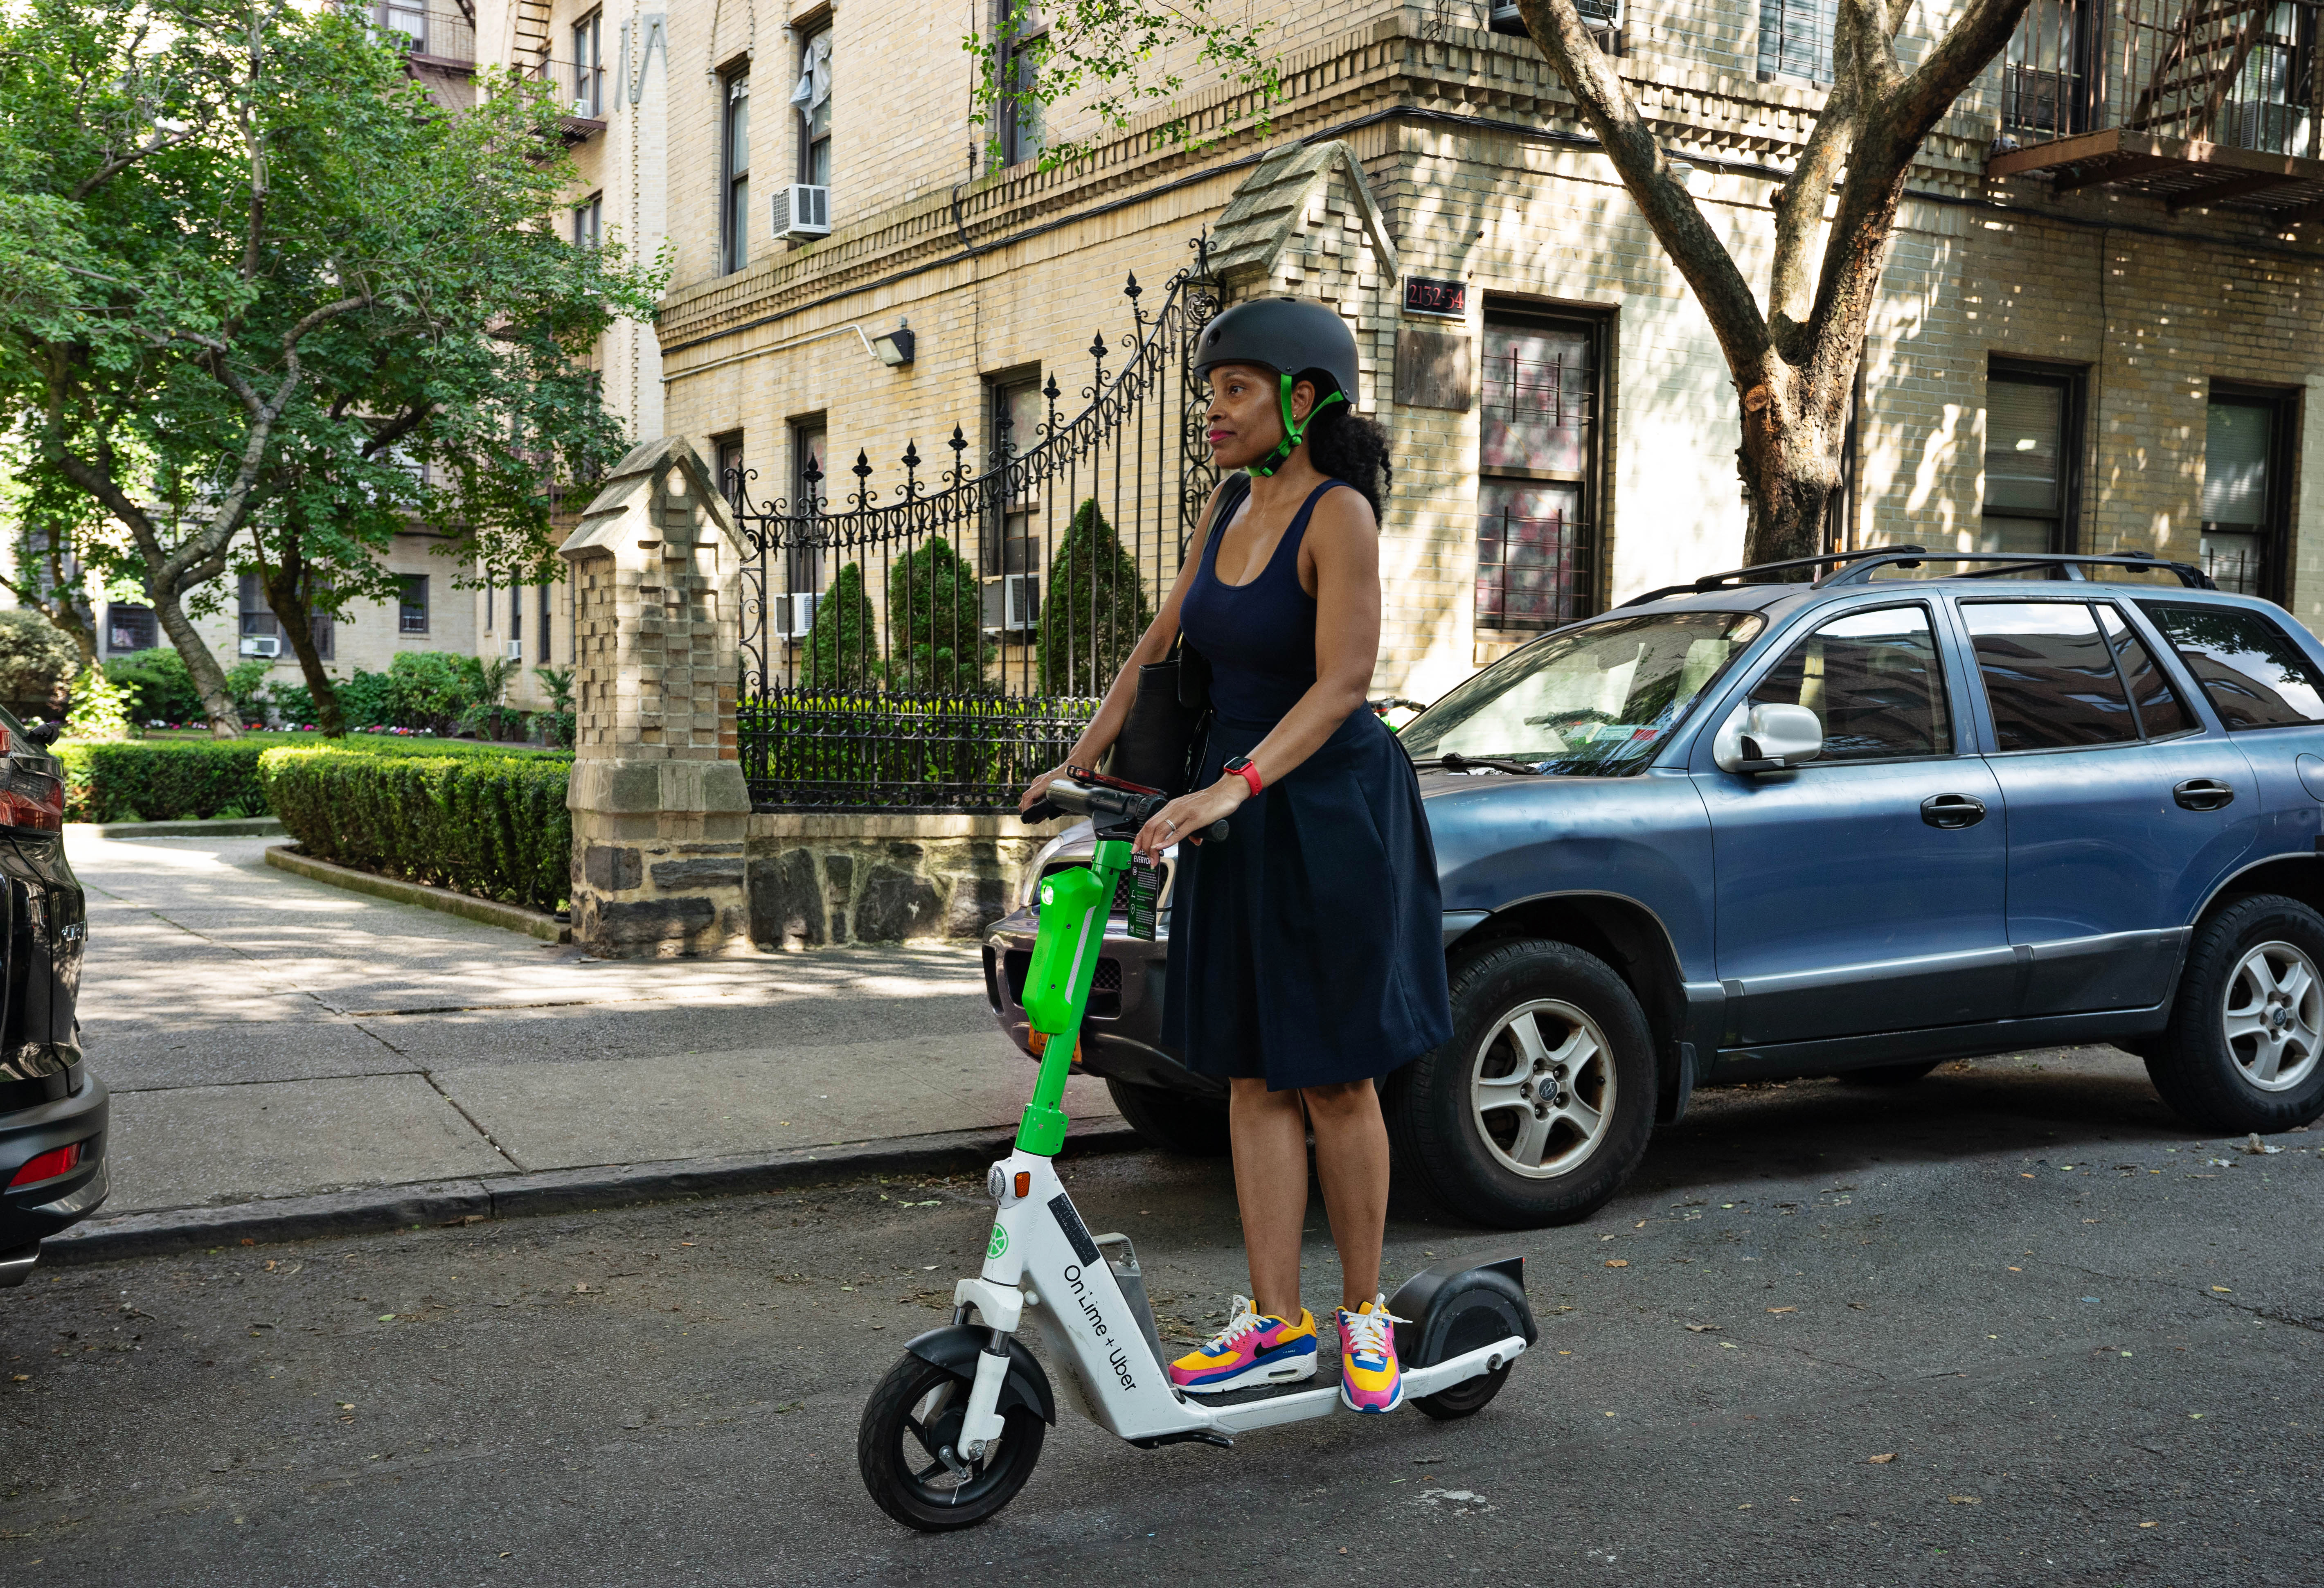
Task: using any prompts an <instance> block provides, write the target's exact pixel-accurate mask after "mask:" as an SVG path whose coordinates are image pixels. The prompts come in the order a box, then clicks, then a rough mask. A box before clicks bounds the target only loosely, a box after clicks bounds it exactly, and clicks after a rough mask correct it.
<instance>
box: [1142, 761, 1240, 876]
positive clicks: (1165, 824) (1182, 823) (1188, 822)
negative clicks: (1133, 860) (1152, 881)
mask: <svg viewBox="0 0 2324 1588" xmlns="http://www.w3.org/2000/svg"><path fill="white" fill-rule="evenodd" d="M1246 799H1250V788H1249V787H1248V786H1246V785H1245V784H1244V782H1243V780H1241V779H1240V778H1222V779H1220V780H1218V781H1217V782H1215V783H1213V784H1212V785H1211V786H1210V787H1209V788H1207V789H1196V790H1194V792H1193V793H1192V794H1181V795H1179V796H1178V798H1177V799H1173V800H1172V801H1170V803H1169V804H1167V805H1166V806H1164V807H1163V808H1161V809H1160V810H1158V811H1156V812H1155V813H1154V819H1153V820H1151V821H1149V822H1148V823H1147V824H1146V826H1144V827H1142V828H1140V829H1139V834H1138V842H1137V844H1136V845H1135V847H1136V848H1137V850H1138V853H1139V854H1143V855H1147V856H1149V857H1151V856H1153V855H1157V854H1161V853H1162V851H1164V850H1165V849H1167V848H1169V847H1170V845H1173V844H1176V843H1179V842H1182V841H1183V842H1185V843H1188V844H1200V843H1201V842H1202V839H1200V838H1198V837H1196V836H1194V835H1196V834H1198V833H1200V832H1201V831H1202V830H1203V828H1205V827H1207V826H1210V825H1211V824H1212V823H1213V822H1215V821H1223V820H1225V819H1226V818H1227V817H1230V816H1232V815H1233V814H1234V813H1235V810H1236V808H1238V807H1240V805H1241V804H1242V802H1243V801H1244V800H1246Z"/></svg>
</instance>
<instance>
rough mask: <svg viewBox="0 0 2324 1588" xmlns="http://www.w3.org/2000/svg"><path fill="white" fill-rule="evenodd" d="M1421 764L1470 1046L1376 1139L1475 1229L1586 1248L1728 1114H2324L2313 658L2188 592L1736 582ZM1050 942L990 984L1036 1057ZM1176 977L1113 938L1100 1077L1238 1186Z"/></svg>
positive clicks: (1442, 725) (1843, 565)
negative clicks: (2100, 1056) (2116, 1108)
mask: <svg viewBox="0 0 2324 1588" xmlns="http://www.w3.org/2000/svg"><path fill="white" fill-rule="evenodd" d="M1940 559H1941V561H1942V563H1943V564H1944V565H1949V566H1950V568H1952V569H1953V570H1954V571H1953V572H1952V574H1951V575H1950V577H1925V576H1929V575H1932V574H1933V573H1934V572H1935V565H1937V564H1938V563H1939V560H1940ZM1814 575H1821V577H1814V578H1813V582H1812V583H1811V582H1805V581H1806V580H1807V579H1808V578H1809V577H1811V576H1814ZM1401 739H1402V742H1403V743H1404V746H1405V748H1406V751H1407V752H1409V753H1410V755H1411V756H1412V758H1413V761H1414V763H1415V764H1416V766H1417V767H1418V768H1419V770H1420V785H1421V790H1422V794H1423V797H1424V799H1425V805H1426V809H1427V811H1428V817H1429V826H1430V830H1431V833H1432V834H1433V836H1434V841H1435V847H1436V859H1437V865H1438V870H1439V872H1440V876H1441V881H1442V883H1443V895H1444V912H1445V913H1444V946H1445V954H1446V957H1447V960H1448V963H1449V965H1450V969H1451V974H1452V1012H1453V1024H1454V1033H1455V1034H1454V1037H1453V1039H1452V1042H1450V1043H1448V1044H1447V1045H1445V1046H1444V1047H1443V1048H1439V1049H1437V1050H1436V1051H1435V1052H1434V1053H1431V1054H1429V1055H1427V1056H1426V1057H1423V1058H1421V1059H1419V1060H1417V1061H1416V1062H1415V1063H1413V1064H1411V1065H1408V1066H1405V1067H1404V1068H1403V1069H1401V1070H1399V1071H1397V1073H1396V1074H1395V1075H1394V1076H1392V1077H1390V1079H1389V1080H1388V1083H1387V1084H1386V1094H1385V1097H1384V1101H1385V1103H1386V1104H1387V1110H1388V1122H1389V1129H1390V1131H1391V1132H1392V1134H1393V1137H1394V1140H1395V1141H1396V1144H1397V1149H1398V1158H1399V1168H1400V1172H1401V1173H1403V1174H1406V1175H1408V1176H1416V1177H1418V1178H1419V1179H1420V1180H1421V1181H1422V1182H1424V1183H1425V1184H1426V1186H1428V1187H1429V1188H1430V1190H1431V1191H1432V1192H1433V1193H1434V1195H1435V1196H1437V1197H1439V1198H1440V1199H1441V1200H1442V1201H1443V1202H1444V1203H1445V1204H1446V1205H1448V1206H1451V1207H1453V1208H1457V1209H1460V1210H1462V1211H1463V1212H1465V1213H1468V1214H1472V1215H1473V1216H1475V1217H1477V1218H1479V1219H1480V1220H1483V1221H1485V1222H1488V1223H1497V1224H1503V1225H1509V1226H1523V1225H1531V1224H1542V1223H1564V1222H1569V1221H1572V1220H1575V1219H1579V1218H1582V1217H1584V1216H1586V1215H1587V1214H1590V1213H1591V1211H1593V1210H1594V1209H1596V1208H1597V1207H1599V1206H1600V1205H1602V1204H1603V1203H1604V1202H1605V1201H1606V1200H1607V1198H1609V1196H1612V1195H1613V1194H1614V1192H1615V1191H1616V1189H1617V1188H1618V1187H1619V1186H1620V1185H1621V1183H1622V1181H1623V1179H1624V1178H1625V1177H1627V1176H1628V1174H1629V1173H1630V1171H1631V1170H1632V1168H1635V1167H1636V1165H1637V1162H1638V1160H1639V1159H1640V1157H1641V1156H1642V1155H1643V1154H1644V1152H1645V1150H1646V1139H1647V1136H1648V1134H1649V1133H1650V1132H1651V1131H1652V1129H1653V1127H1654V1125H1655V1122H1657V1121H1662V1122H1671V1121H1674V1120H1676V1119H1678V1118H1679V1117H1680V1116H1681V1115H1682V1114H1683V1113H1684V1112H1685V1111H1686V1107H1687V1103H1688V1098H1689V1096H1690V1095H1691V1094H1692V1092H1693V1090H1694V1088H1695V1087H1697V1086H1698V1085H1719V1084H1720V1083H1723V1082H1734V1081H1744V1080H1761V1079H1773V1078H1785V1077H1792V1076H1840V1077H1841V1078H1842V1079H1844V1080H1847V1081H1850V1082H1855V1083H1860V1084H1864V1085H1906V1084H1909V1083H1911V1082H1913V1081H1915V1080H1918V1079H1919V1078H1920V1077H1921V1076H1923V1075H1925V1074H1927V1073H1928V1072H1929V1071H1930V1070H1931V1069H1932V1068H1933V1067H1934V1066H1936V1065H1937V1064H1939V1063H1940V1062H1941V1061H1943V1060H1945V1059H1949V1058H1955V1057H1971V1056H1975V1055H1979V1054H1988V1053H1996V1052H2003V1051H2012V1050H2016V1049H2022V1048H2028V1047H2039V1046H2045V1045H2050V1044H2060V1043H2084V1042H2111V1043H2115V1044H2117V1045H2118V1046H2121V1047H2123V1048H2128V1049H2130V1050H2131V1051H2133V1052H2135V1053H2136V1054H2138V1055H2139V1056H2140V1057H2143V1058H2144V1060H2145V1062H2146V1066H2147V1070H2148V1073H2149V1075H2150V1076H2152V1077H2153V1083H2154V1085H2155V1088H2156V1090H2158V1091H2159V1092H2160V1093H2161V1094H2163V1098H2164V1100H2165V1101H2166V1102H2167V1103H2169V1104H2170V1105H2171V1106H2172V1108H2174V1109H2175V1110H2177V1111H2178V1112H2179V1113H2181V1115H2182V1116H2183V1117H2185V1118H2186V1119H2187V1120H2188V1121H2189V1122H2191V1123H2193V1124H2196V1125H2198V1126H2200V1127H2201V1128H2204V1129H2206V1130H2218V1131H2280V1130H2283V1129H2287V1128H2289V1127H2291V1126H2292V1125H2296V1124H2304V1123H2306V1122H2309V1121H2310V1120H2313V1119H2315V1118H2317V1117H2318V1115H2319V1113H2324V914H2319V910H2324V858H2319V856H2320V855H2324V837H2319V830H2324V647H2319V645H2318V643H2317V642H2316V641H2315V640H2314V639H2313V638H2311V637H2310V635H2309V634H2308V633H2307V632H2305V631H2304V630H2302V629H2301V628H2300V627H2298V626H2297V625H2296V624H2293V623H2290V622H2289V621H2287V619H2286V618H2285V615H2284V614H2283V612H2282V609H2281V608H2278V607H2276V606H2274V605H2270V604H2269V603H2267V602H2264V601H2260V600H2256V599H2252V598H2249V597H2243V596H2236V595H2226V594H2223V593H2221V592H2219V591H2218V590H2216V589H2215V588H2213V587H2212V583H2211V581H2210V580H2209V578H2208V577H2205V576H2204V575H2203V573H2202V572H2201V571H2200V570H2199V569H2197V568H2192V567H2190V566H2188V565H2185V564H2178V563H2165V562H2161V561H2157V560H2155V559H2152V558H2140V557H2130V558H2115V559H2107V558H2094V557H2050V558H2041V559H2030V558H2026V557H2023V556H2002V555H1999V554H1993V555H1963V554H1960V553H1954V552H1945V553H1934V554H1932V553H1928V552H1924V551H1923V550H1922V549H1919V548H1915V547H1900V548H1891V549H1882V550H1878V551H1873V552H1859V553H1854V554H1849V555H1847V556H1841V557H1830V558H1814V559H1802V560H1800V561H1797V562H1792V563H1777V564H1770V565H1766V566H1763V567H1760V568H1744V569H1738V570H1736V571H1734V572H1730V573H1724V574H1713V575H1710V576H1707V577H1703V578H1701V579H1698V580H1696V581H1694V582H1693V583H1692V584H1691V585H1685V586H1673V587H1671V588H1668V589H1663V590H1657V591H1655V592H1653V593H1651V594H1649V595H1642V596H1640V597H1638V598H1637V599H1636V600H1634V601H1632V602H1630V603H1628V605H1624V606H1622V607H1620V608H1618V609H1617V610H1615V611H1613V612H1610V613H1608V614H1604V615H1602V616H1600V617H1596V618H1592V619H1590V620H1588V621H1586V622H1583V623H1575V624H1572V625H1570V626H1568V627H1565V628H1562V629H1558V630H1554V631H1553V632H1550V633H1548V634H1545V636H1543V637H1542V638H1541V639H1539V640H1537V641H1535V642H1533V643H1532V644H1529V645H1527V646H1526V647H1525V648H1524V649H1522V650H1520V651H1516V652H1514V653H1513V654H1511V655H1509V656H1507V657H1505V658H1503V659H1502V660H1499V661H1497V662H1495V663H1494V664H1493V665H1491V666H1490V667H1488V668H1486V669H1484V670H1482V671H1481V672H1480V673H1478V674H1476V675H1475V676H1474V677H1472V678H1471V679H1468V680H1467V681H1466V682H1464V683H1463V684H1462V685H1461V686H1460V687H1459V688H1455V689H1454V690H1453V691H1452V693H1451V694H1449V695H1447V696H1445V697H1443V699H1441V700H1439V701H1437V702H1436V703H1435V704H1434V705H1433V706H1430V707H1428V709H1427V710H1426V711H1425V712H1423V713H1422V714H1421V715H1420V716H1418V717H1416V719H1414V720H1413V721H1412V722H1411V723H1410V724H1408V725H1406V727H1405V728H1404V730H1403V732H1402V734H1401ZM1088 848H1089V837H1088V833H1087V829H1086V828H1083V829H1078V830H1076V831H1074V832H1069V833H1067V834H1065V836H1062V837H1060V838H1058V839H1056V840H1053V841H1052V843H1051V845H1050V846H1049V848H1048V850H1047V852H1045V853H1044V854H1043V855H1042V856H1041V857H1040V862H1039V863H1038V864H1037V866H1036V867H1035V868H1033V872H1034V877H1035V878H1037V876H1038V875H1039V874H1041V873H1043V872H1047V871H1052V870H1056V869H1058V868H1060V867H1062V866H1065V865H1071V864H1074V863H1078V861H1079V860H1080V858H1082V857H1084V856H1085V855H1086V854H1087V852H1088ZM1030 880H1031V879H1028V881H1030ZM1028 892H1029V888H1028ZM1034 924H1035V923H1034V921H1033V919H1032V917H1031V915H1030V913H1029V911H1027V910H1022V909H1020V911H1019V913H1018V914H1016V915H1012V916H1010V918H1008V919H1005V920H1003V921H1001V922H1000V923H999V924H998V925H997V926H996V927H994V928H992V929H991V933H990V934H989V937H988V940H987V943H986V946H985V968H986V981H987V990H988V993H989V996H990V998H991V1003H992V1006H993V1010H994V1012H995V1014H996V1015H997V1016H999V1017H1000V1019H1001V1023H1002V1026H1003V1028H1004V1029H1008V1030H1009V1031H1010V1034H1011V1035H1013V1036H1015V1037H1016V1038H1017V1039H1018V1041H1019V1046H1020V1047H1021V1046H1023V1045H1024V1037H1025V1022H1024V1011H1023V1010H1022V1009H1021V1007H1019V997H1020V995H1021V992H1022V987H1023V978H1024V965H1025V962H1026V961H1025V956H1026V953H1027V951H1028V949H1029V948H1030V946H1031V937H1032V932H1033V929H1034ZM1166 975H1167V931H1166V933H1165V935H1164V937H1162V938H1161V939H1159V940H1157V941H1156V942H1152V943H1148V942H1143V941H1140V940H1139V939H1135V938H1132V937H1129V936H1128V934H1127V930H1126V922H1125V921H1124V919H1121V918H1120V916H1117V918H1116V919H1115V920H1114V922H1113V924H1112V926H1111V928H1110V930H1109V934H1108V942H1107V946H1106V950H1105V958H1104V960H1103V961H1102V963H1101V965H1100V971H1099V975H1098V980H1097V985H1098V987H1099V988H1100V989H1101V992H1099V993H1098V995H1097V996H1096V998H1095V999H1093V1005H1092V1010H1091V1020H1090V1021H1089V1024H1088V1027H1087V1028H1086V1029H1087V1033H1088V1034H1087V1035H1086V1036H1085V1038H1084V1056H1085V1058H1084V1062H1085V1065H1086V1067H1087V1068H1088V1069H1089V1070H1090V1071H1092V1072H1093V1073H1094V1074H1097V1075H1100V1076H1104V1077H1105V1078H1106V1080H1107V1081H1108V1083H1109V1085H1111V1090H1112V1094H1113V1096H1114V1098H1115V1100H1116V1102H1117V1104H1118V1105H1119V1106H1120V1109H1121V1111H1122V1113H1123V1114H1124V1116H1125V1117H1126V1118H1127V1119H1128V1120H1129V1121H1130V1123H1131V1124H1132V1125H1133V1126H1134V1127H1136V1128H1137V1129H1138V1130H1139V1131H1141V1133H1143V1134H1145V1135H1146V1136H1147V1137H1148V1138H1149V1139H1150V1140H1154V1141H1156V1142H1157V1144H1161V1145H1165V1146H1169V1147H1173V1148H1176V1149H1181V1150H1192V1151H1215V1150H1220V1149H1222V1148H1223V1145H1224V1140H1225V1127H1224V1117H1223V1109H1222V1101H1221V1096H1220V1092H1219V1089H1218V1088H1217V1087H1216V1086H1215V1085H1213V1084H1212V1083H1210V1082H1207V1081H1205V1080H1203V1078H1202V1077H1199V1076H1194V1075H1192V1074H1191V1073H1189V1072H1188V1071H1187V1070H1186V1069H1185V1067H1184V1066H1183V1065H1182V1064H1181V1063H1180V1062H1179V1059H1178V1057H1177V1056H1176V1055H1173V1054H1170V1053H1168V1052H1167V1051H1165V1050H1164V1049H1163V1048H1162V1047H1161V1045H1160V1042H1159V1040H1158V1037H1157V1031H1158V1029H1159V1024H1160V1013H1161V989H1162V985H1163V978H1164V977H1165V976H1166Z"/></svg>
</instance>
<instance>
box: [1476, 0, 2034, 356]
mask: <svg viewBox="0 0 2324 1588" xmlns="http://www.w3.org/2000/svg"><path fill="white" fill-rule="evenodd" d="M2017 3H2018V4H2020V5H2023V4H2024V0H2017ZM1517 11H1518V14H1520V15H1521V16H1523V17H1524V18H1525V24H1526V32H1529V33H1531V34H1532V35H1533V38H1534V42H1535V43H1537V44H1539V45H1540V46H1541V49H1542V52H1543V53H1544V54H1545V55H1547V56H1548V57H1549V59H1550V62H1551V64H1552V65H1554V67H1556V69H1557V72H1558V76H1559V77H1561V78H1563V79H1564V82H1565V86H1566V88H1567V89H1568V90H1569V91H1571V92H1572V95H1573V98H1574V102H1575V104H1577V105H1578V106H1580V107H1581V110H1582V119H1583V120H1584V121H1586V122H1588V123H1589V124H1590V130H1591V132H1594V133H1596V134H1598V142H1599V143H1600V146H1601V147H1602V148H1603V149H1604V150H1605V152H1606V158H1607V159H1609V160H1610V161H1611V162H1613V164H1614V170H1615V171H1616V173H1617V174H1618V175H1619V176H1620V177H1621V179H1622V185H1623V187H1625V188H1627V189H1629V193H1630V197H1631V199H1632V200H1633V201H1634V202H1635V203H1636V204H1637V207H1638V208H1639V211H1640V212H1641V213H1642V214H1644V215H1645V217H1646V224H1647V225H1648V226H1651V227H1653V228H1654V234H1655V237H1656V238H1658V239H1659V240H1660V241H1661V243H1662V245H1663V247H1664V249H1665V251H1667V252H1668V253H1669V254H1670V256H1671V260H1672V262H1673V263H1675V264H1676V265H1677V266H1678V269H1679V273H1680V274H1681V275H1683V276H1684V277H1685V278H1686V284H1687V285H1688V286H1690V287H1692V288H1693V289H1694V295H1695V298H1696V300H1698V301H1699V302H1701V305H1702V311H1703V314H1704V315H1705V316H1706V317H1707V318H1708V319H1710V321H1711V333H1712V335H1714V336H1716V337H1718V338H1719V345H1720V348H1721V350H1722V351H1724V352H1725V354H1726V355H1727V362H1728V365H1729V367H1730V368H1733V369H1735V370H1738V371H1739V370H1743V369H1746V368H1748V367H1749V366H1750V365H1752V364H1754V363H1756V362H1757V359H1758V357H1759V355H1760V354H1761V353H1762V352H1763V351H1764V350H1765V348H1766V344H1767V326H1766V320H1765V319H1763V318H1762V317H1761V315H1760V313H1759V305H1758V303H1757V300H1755V299H1754V298H1753V296H1752V292H1751V288H1750V284H1749V283H1748V282H1746V281H1744V279H1743V273H1742V272H1740V271H1738V269H1736V267H1735V261H1734V260H1733V259H1732V258H1731V257H1730V256H1729V254H1728V252H1727V245H1725V244H1724V243H1722V242H1720V240H1719V235H1718V234H1717V233H1715V232H1713V231H1712V230H1711V224H1710V223H1709V222H1708V221H1706V220H1704V219H1703V217H1702V211H1701V209H1700V208H1697V207H1696V205H1695V202H1694V199H1693V196H1692V194H1690V193H1688V191H1687V190H1686V185H1685V184H1684V183H1683V182H1682V181H1680V180H1679V179H1678V177H1677V176H1676V175H1675V174H1674V172H1673V171H1671V169H1670V161H1669V160H1668V158H1667V157H1665V154H1664V153H1663V150H1662V145H1661V144H1660V143H1658V142H1656V140H1655V135H1654V134H1653V133H1652V132H1651V131H1650V130H1649V129H1648V128H1647V126H1646V120H1645V118H1644V117H1642V116H1641V115H1639V114H1638V107H1637V102H1636V101H1634V100H1633V99H1632V98H1631V97H1630V91H1629V89H1628V88H1626V87H1624V85H1623V82H1622V78H1621V77H1620V75H1619V74H1618V73H1617V72H1616V71H1615V69H1613V67H1612V66H1611V65H1610V64H1609V63H1608V61H1607V60H1606V57H1605V56H1604V55H1603V54H1602V53H1600V51H1599V49H1598V46H1597V44H1596V43H1595V42H1592V40H1591V37H1590V30H1589V29H1588V28H1586V27H1584V26H1583V25H1582V15H1581V14H1580V13H1579V12H1577V11H1576V10H1575V9H1574V8H1573V0H1517Z"/></svg>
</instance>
